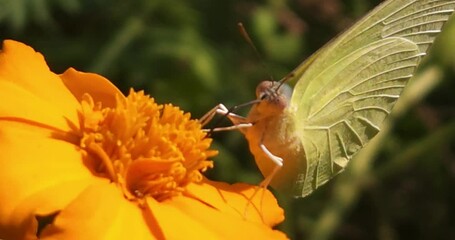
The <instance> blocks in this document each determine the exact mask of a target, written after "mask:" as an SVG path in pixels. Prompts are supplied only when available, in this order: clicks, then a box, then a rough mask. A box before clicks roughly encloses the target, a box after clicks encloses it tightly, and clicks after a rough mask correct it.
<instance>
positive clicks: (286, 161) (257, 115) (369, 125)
mask: <svg viewBox="0 0 455 240" xmlns="http://www.w3.org/2000/svg"><path fill="white" fill-rule="evenodd" d="M454 8H455V0H388V1H385V2H383V3H382V4H380V5H379V6H377V7H376V8H375V9H374V10H373V11H371V12H370V13H369V14H367V15H366V16H365V17H364V18H362V19H361V20H360V21H358V22H357V23H356V24H355V25H353V26H352V27H351V28H350V29H348V30H347V31H346V32H344V33H343V34H341V35H340V36H338V37H337V38H335V39H334V40H332V41H331V42H329V43H328V44H326V45H325V46H324V47H323V48H321V49H320V50H318V51H317V52H316V53H314V54H313V55H312V56H311V57H309V58H308V59H307V60H306V61H304V62H303V63H302V64H301V65H299V66H298V67H297V68H296V69H295V70H294V71H293V72H292V74H291V76H292V77H291V78H292V79H297V83H296V84H295V87H294V89H292V88H291V87H290V86H289V85H287V84H286V83H284V81H279V82H277V81H263V82H261V83H260V84H259V85H258V86H257V88H256V97H257V99H256V101H255V104H254V105H253V106H252V108H251V110H250V112H249V113H248V116H247V117H242V116H239V115H236V114H234V113H232V112H230V111H228V109H227V108H226V107H225V106H224V105H222V104H220V105H218V106H217V107H216V108H214V110H213V111H211V112H209V113H208V114H207V115H205V116H204V117H203V118H202V119H201V122H202V123H204V124H205V123H206V122H207V121H208V120H209V119H211V118H212V117H213V115H214V114H216V113H218V114H225V115H226V116H227V117H228V118H229V119H230V120H231V122H232V123H233V126H232V127H230V128H229V127H228V129H234V128H235V129H239V130H240V131H241V132H242V133H243V134H244V135H245V137H246V139H247V140H248V143H249V148H250V151H251V153H252V154H253V155H254V157H255V161H256V164H257V165H258V167H259V169H260V171H261V172H262V174H263V176H264V177H265V179H264V181H263V182H262V183H261V185H262V186H264V187H267V186H268V185H270V186H272V187H273V188H275V189H278V190H281V191H284V192H287V193H290V194H292V195H293V196H295V197H305V196H307V195H309V194H311V193H312V192H313V191H314V190H315V189H317V188H318V187H320V186H322V185H324V184H325V183H327V181H329V180H330V179H331V178H333V177H334V176H335V175H337V174H339V173H340V172H342V171H343V170H344V169H345V168H346V166H347V165H348V163H349V161H350V160H351V159H352V158H353V157H354V156H355V154H356V153H357V152H358V151H359V150H360V149H362V148H363V147H365V145H366V144H367V143H368V142H369V141H370V140H371V139H372V138H373V137H374V136H375V135H376V134H377V133H378V132H379V131H380V130H381V124H382V122H383V121H384V119H386V117H387V116H388V115H389V114H390V113H391V111H392V108H393V106H394V105H395V103H396V102H397V100H398V99H399V97H400V95H401V93H402V92H403V89H404V88H405V86H406V84H407V83H408V82H409V80H410V79H411V78H412V76H413V74H414V73H415V71H416V69H417V67H418V66H419V63H420V62H421V60H422V58H423V57H425V55H426V54H427V52H428V49H429V47H430V46H431V45H432V43H433V41H434V39H435V37H436V36H437V35H438V34H439V33H440V32H441V29H442V27H443V25H444V23H445V22H447V21H448V19H449V18H450V16H451V15H452V13H453V12H454Z"/></svg>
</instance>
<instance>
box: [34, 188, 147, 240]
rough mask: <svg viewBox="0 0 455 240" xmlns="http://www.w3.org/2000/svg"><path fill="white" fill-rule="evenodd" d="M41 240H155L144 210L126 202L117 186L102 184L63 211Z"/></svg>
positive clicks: (77, 198) (91, 189) (82, 193)
mask: <svg viewBox="0 0 455 240" xmlns="http://www.w3.org/2000/svg"><path fill="white" fill-rule="evenodd" d="M41 239H43V240H45V239H66V240H71V239H75V240H76V239H110V240H115V239H118V240H124V239H141V240H142V239H144V240H147V239H155V238H154V235H153V234H152V232H151V231H150V228H149V226H148V225H147V222H146V221H144V214H143V213H142V209H141V208H139V207H138V206H137V205H136V204H134V203H132V202H129V201H127V200H125V198H124V197H123V195H122V193H121V191H119V190H118V188H117V187H116V186H115V184H112V183H109V182H108V181H106V180H105V181H99V182H97V183H95V184H93V185H91V186H90V187H88V188H87V189H85V191H83V192H81V194H80V195H79V196H77V197H76V198H74V200H73V202H72V203H71V204H69V205H68V206H67V207H66V208H65V209H63V210H62V211H61V212H60V214H59V215H58V216H57V217H56V218H55V220H54V223H53V224H52V225H49V226H47V227H46V228H45V229H44V230H43V233H42V235H41Z"/></svg>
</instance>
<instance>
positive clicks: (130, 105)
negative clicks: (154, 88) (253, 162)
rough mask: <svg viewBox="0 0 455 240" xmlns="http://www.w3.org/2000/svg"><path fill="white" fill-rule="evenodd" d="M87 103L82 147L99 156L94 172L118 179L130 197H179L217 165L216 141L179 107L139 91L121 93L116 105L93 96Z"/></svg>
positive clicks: (85, 98)
mask: <svg viewBox="0 0 455 240" xmlns="http://www.w3.org/2000/svg"><path fill="white" fill-rule="evenodd" d="M81 105H82V112H81V126H80V131H81V135H82V138H81V141H80V146H81V147H82V149H84V150H85V152H86V153H87V157H89V159H94V161H93V171H94V172H95V173H96V174H97V175H100V176H103V177H107V178H109V179H111V180H112V181H113V182H115V183H117V184H118V185H119V186H120V187H121V189H122V190H123V193H124V195H125V196H126V197H127V198H128V199H137V198H142V197H144V196H152V197H154V198H155V199H157V200H159V201H162V200H165V199H167V198H169V197H172V196H176V195H179V194H181V193H182V192H183V191H184V190H185V187H186V185H188V184H189V183H191V182H198V181H200V180H201V179H202V174H201V172H204V171H205V170H207V168H211V167H213V162H212V161H210V160H207V158H209V157H212V156H214V155H216V153H217V152H216V151H214V150H209V147H210V143H211V139H210V138H207V137H206V133H204V132H203V131H202V129H201V125H200V123H199V121H197V120H192V119H190V114H189V113H186V114H184V113H183V112H182V111H181V110H180V109H179V108H178V107H174V106H172V105H170V104H168V105H164V106H163V105H158V104H156V103H155V101H154V99H153V98H150V97H149V96H147V95H144V93H143V91H140V92H134V91H133V90H131V91H130V94H129V95H128V97H126V98H125V97H123V96H117V98H116V107H114V108H108V107H103V106H102V104H101V103H95V102H94V101H93V99H92V97H91V96H90V95H88V94H86V95H84V97H83V99H82V101H81Z"/></svg>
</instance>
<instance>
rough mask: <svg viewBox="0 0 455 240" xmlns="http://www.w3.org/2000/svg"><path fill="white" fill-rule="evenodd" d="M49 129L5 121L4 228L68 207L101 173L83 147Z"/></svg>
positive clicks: (0, 206) (1, 124) (0, 196)
mask: <svg viewBox="0 0 455 240" xmlns="http://www.w3.org/2000/svg"><path fill="white" fill-rule="evenodd" d="M53 134H58V133H57V132H51V131H49V130H47V129H43V128H38V127H34V126H32V125H27V124H22V123H18V122H10V121H0V153H1V155H2V156H1V158H0V166H1V167H0V176H1V178H2V183H3V184H0V232H4V231H7V230H8V231H14V230H17V228H22V227H25V226H23V223H24V221H26V220H27V219H30V216H31V215H34V214H36V213H49V212H52V211H56V210H59V209H61V208H63V207H64V206H66V204H68V202H70V201H71V200H72V198H74V197H75V196H77V195H78V194H79V192H80V191H81V189H84V188H85V187H86V186H87V184H89V183H90V182H91V181H92V180H93V179H94V178H95V177H94V176H93V175H92V174H91V173H90V172H89V170H88V168H87V167H86V166H85V165H84V163H83V161H82V157H81V153H80V152H79V149H78V148H77V147H76V146H74V145H73V144H71V143H69V142H66V141H63V140H61V139H58V138H54V137H53V136H52V135H53Z"/></svg>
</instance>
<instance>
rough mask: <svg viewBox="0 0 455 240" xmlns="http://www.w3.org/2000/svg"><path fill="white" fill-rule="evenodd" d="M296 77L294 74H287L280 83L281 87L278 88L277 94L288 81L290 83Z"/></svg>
mask: <svg viewBox="0 0 455 240" xmlns="http://www.w3.org/2000/svg"><path fill="white" fill-rule="evenodd" d="M294 76H295V74H294V72H293V71H292V72H290V73H289V74H287V75H286V76H284V78H282V79H281V80H280V81H278V82H279V83H280V85H278V87H277V88H276V92H278V90H279V89H280V88H281V86H283V84H285V83H286V82H287V81H289V79H291V78H293V77H294Z"/></svg>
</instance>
